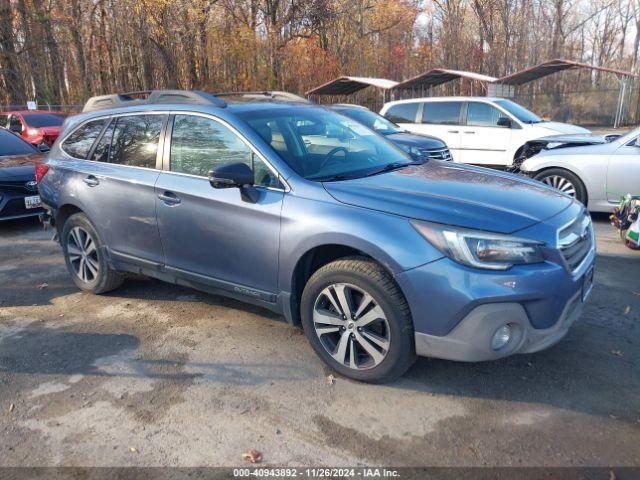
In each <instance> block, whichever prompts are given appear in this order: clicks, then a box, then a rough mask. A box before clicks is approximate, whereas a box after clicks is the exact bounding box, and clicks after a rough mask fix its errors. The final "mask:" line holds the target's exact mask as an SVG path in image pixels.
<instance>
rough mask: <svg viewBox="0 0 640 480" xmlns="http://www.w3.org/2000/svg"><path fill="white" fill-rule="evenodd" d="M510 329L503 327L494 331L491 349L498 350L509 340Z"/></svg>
mask: <svg viewBox="0 0 640 480" xmlns="http://www.w3.org/2000/svg"><path fill="white" fill-rule="evenodd" d="M511 335H512V329H511V326H510V325H503V326H501V327H500V328H499V329H497V330H496V333H494V334H493V338H491V348H493V349H494V350H500V349H501V348H502V347H504V346H505V345H506V344H507V343H509V341H510V340H511Z"/></svg>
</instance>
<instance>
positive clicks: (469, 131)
mask: <svg viewBox="0 0 640 480" xmlns="http://www.w3.org/2000/svg"><path fill="white" fill-rule="evenodd" d="M464 133H476V132H474V131H471V130H467V131H466V132H464Z"/></svg>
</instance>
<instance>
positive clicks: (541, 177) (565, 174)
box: [533, 168, 587, 205]
mask: <svg viewBox="0 0 640 480" xmlns="http://www.w3.org/2000/svg"><path fill="white" fill-rule="evenodd" d="M533 178H535V179H536V180H538V181H540V182H542V183H544V184H546V185H549V186H553V185H552V183H553V180H554V178H562V179H564V180H565V181H567V182H569V183H570V184H571V185H572V186H573V189H574V191H575V194H573V195H572V196H573V197H574V198H575V199H576V200H578V201H579V202H581V203H582V204H584V205H586V204H587V189H586V188H585V186H584V183H582V180H580V178H578V176H577V175H576V174H575V173H573V172H570V171H569V170H565V169H564V168H549V169H548V170H543V171H542V172H540V173H538V174H536V175H535V176H534V177H533Z"/></svg>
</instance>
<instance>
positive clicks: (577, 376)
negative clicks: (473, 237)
mask: <svg viewBox="0 0 640 480" xmlns="http://www.w3.org/2000/svg"><path fill="white" fill-rule="evenodd" d="M597 235H598V242H599V243H598V253H599V255H598V263H597V270H596V285H595V289H594V291H593V294H592V297H591V301H590V303H589V305H588V307H587V308H586V311H585V313H584V315H583V317H582V318H581V319H580V320H579V321H578V322H577V323H576V324H575V325H574V326H573V328H572V330H571V331H570V332H569V334H568V335H567V337H566V338H565V339H564V340H563V341H562V342H560V343H559V344H557V345H556V346H554V347H552V348H551V349H549V350H547V351H543V352H540V353H536V354H532V355H520V356H515V357H512V358H509V359H506V360H501V361H497V362H485V363H478V364H463V363H455V362H448V361H442V360H430V359H419V360H418V362H417V363H416V364H415V366H414V367H413V368H412V369H411V370H410V371H409V372H408V373H407V374H406V375H405V376H404V378H402V379H401V380H399V381H397V382H395V383H393V384H389V385H375V386H374V385H366V384H361V383H356V382H353V381H349V380H346V379H344V378H341V377H338V376H336V379H335V382H334V383H333V384H329V382H328V381H327V376H328V375H329V374H330V371H328V370H327V369H326V368H325V367H324V366H323V364H322V363H321V362H320V360H319V359H318V358H317V357H316V356H315V355H314V353H313V351H312V350H311V347H310V346H309V345H308V343H307V341H306V339H305V337H304V335H303V334H302V332H301V331H300V330H299V329H297V328H294V327H291V326H288V325H287V324H285V323H284V321H283V320H282V319H281V318H280V317H278V316H276V315H273V314H271V313H269V312H267V311H264V310H261V309H258V308H254V307H249V306H246V305H244V304H241V303H238V302H235V301H231V300H226V299H223V298H220V297H216V296H211V295H206V294H202V293H199V292H196V291H193V290H189V289H186V288H179V287H175V286H170V285H167V284H163V283H161V282H157V281H152V280H146V279H130V280H128V281H127V282H126V283H125V284H124V286H123V287H122V288H120V289H119V290H117V291H115V292H112V293H110V294H108V295H104V296H93V295H89V294H84V293H80V292H79V291H78V290H77V289H76V288H75V286H74V285H73V283H72V282H71V280H70V277H69V275H68V274H67V271H66V269H65V267H64V263H63V259H62V255H61V250H60V247H59V246H58V245H57V244H56V243H53V242H52V241H50V237H51V233H50V232H44V231H43V230H42V229H41V228H40V226H39V224H38V223H37V222H36V221H22V222H11V223H8V224H0V439H1V440H0V466H48V465H60V466H220V465H223V466H237V465H244V460H243V459H242V457H241V455H242V453H243V452H245V451H246V450H247V449H248V448H255V449H257V450H259V451H261V452H262V453H263V455H264V460H265V465H298V466H302V465H316V466H318V465H333V466H339V465H345V466H346V465H349V466H358V465H389V466H412V465H414V466H415V465H420V466H422V465H431V466H435V465H437V466H450V465H456V466H471V465H473V466H484V465H492V466H525V465H540V466H577V465H580V466H608V465H619V466H625V465H627V466H638V465H640V374H639V370H638V367H639V366H640V341H639V340H640V252H632V251H630V250H627V249H626V248H625V247H624V246H623V245H622V244H621V242H620V240H619V239H617V237H616V235H615V232H614V231H613V229H612V228H611V227H610V226H609V225H608V224H607V221H606V217H598V219H597Z"/></svg>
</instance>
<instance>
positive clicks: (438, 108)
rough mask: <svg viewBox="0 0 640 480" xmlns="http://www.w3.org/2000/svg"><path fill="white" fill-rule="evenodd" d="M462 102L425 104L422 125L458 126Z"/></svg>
mask: <svg viewBox="0 0 640 480" xmlns="http://www.w3.org/2000/svg"><path fill="white" fill-rule="evenodd" d="M461 107H462V102H425V103H424V105H423V107H422V123H428V124H430V125H460V109H461Z"/></svg>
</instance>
